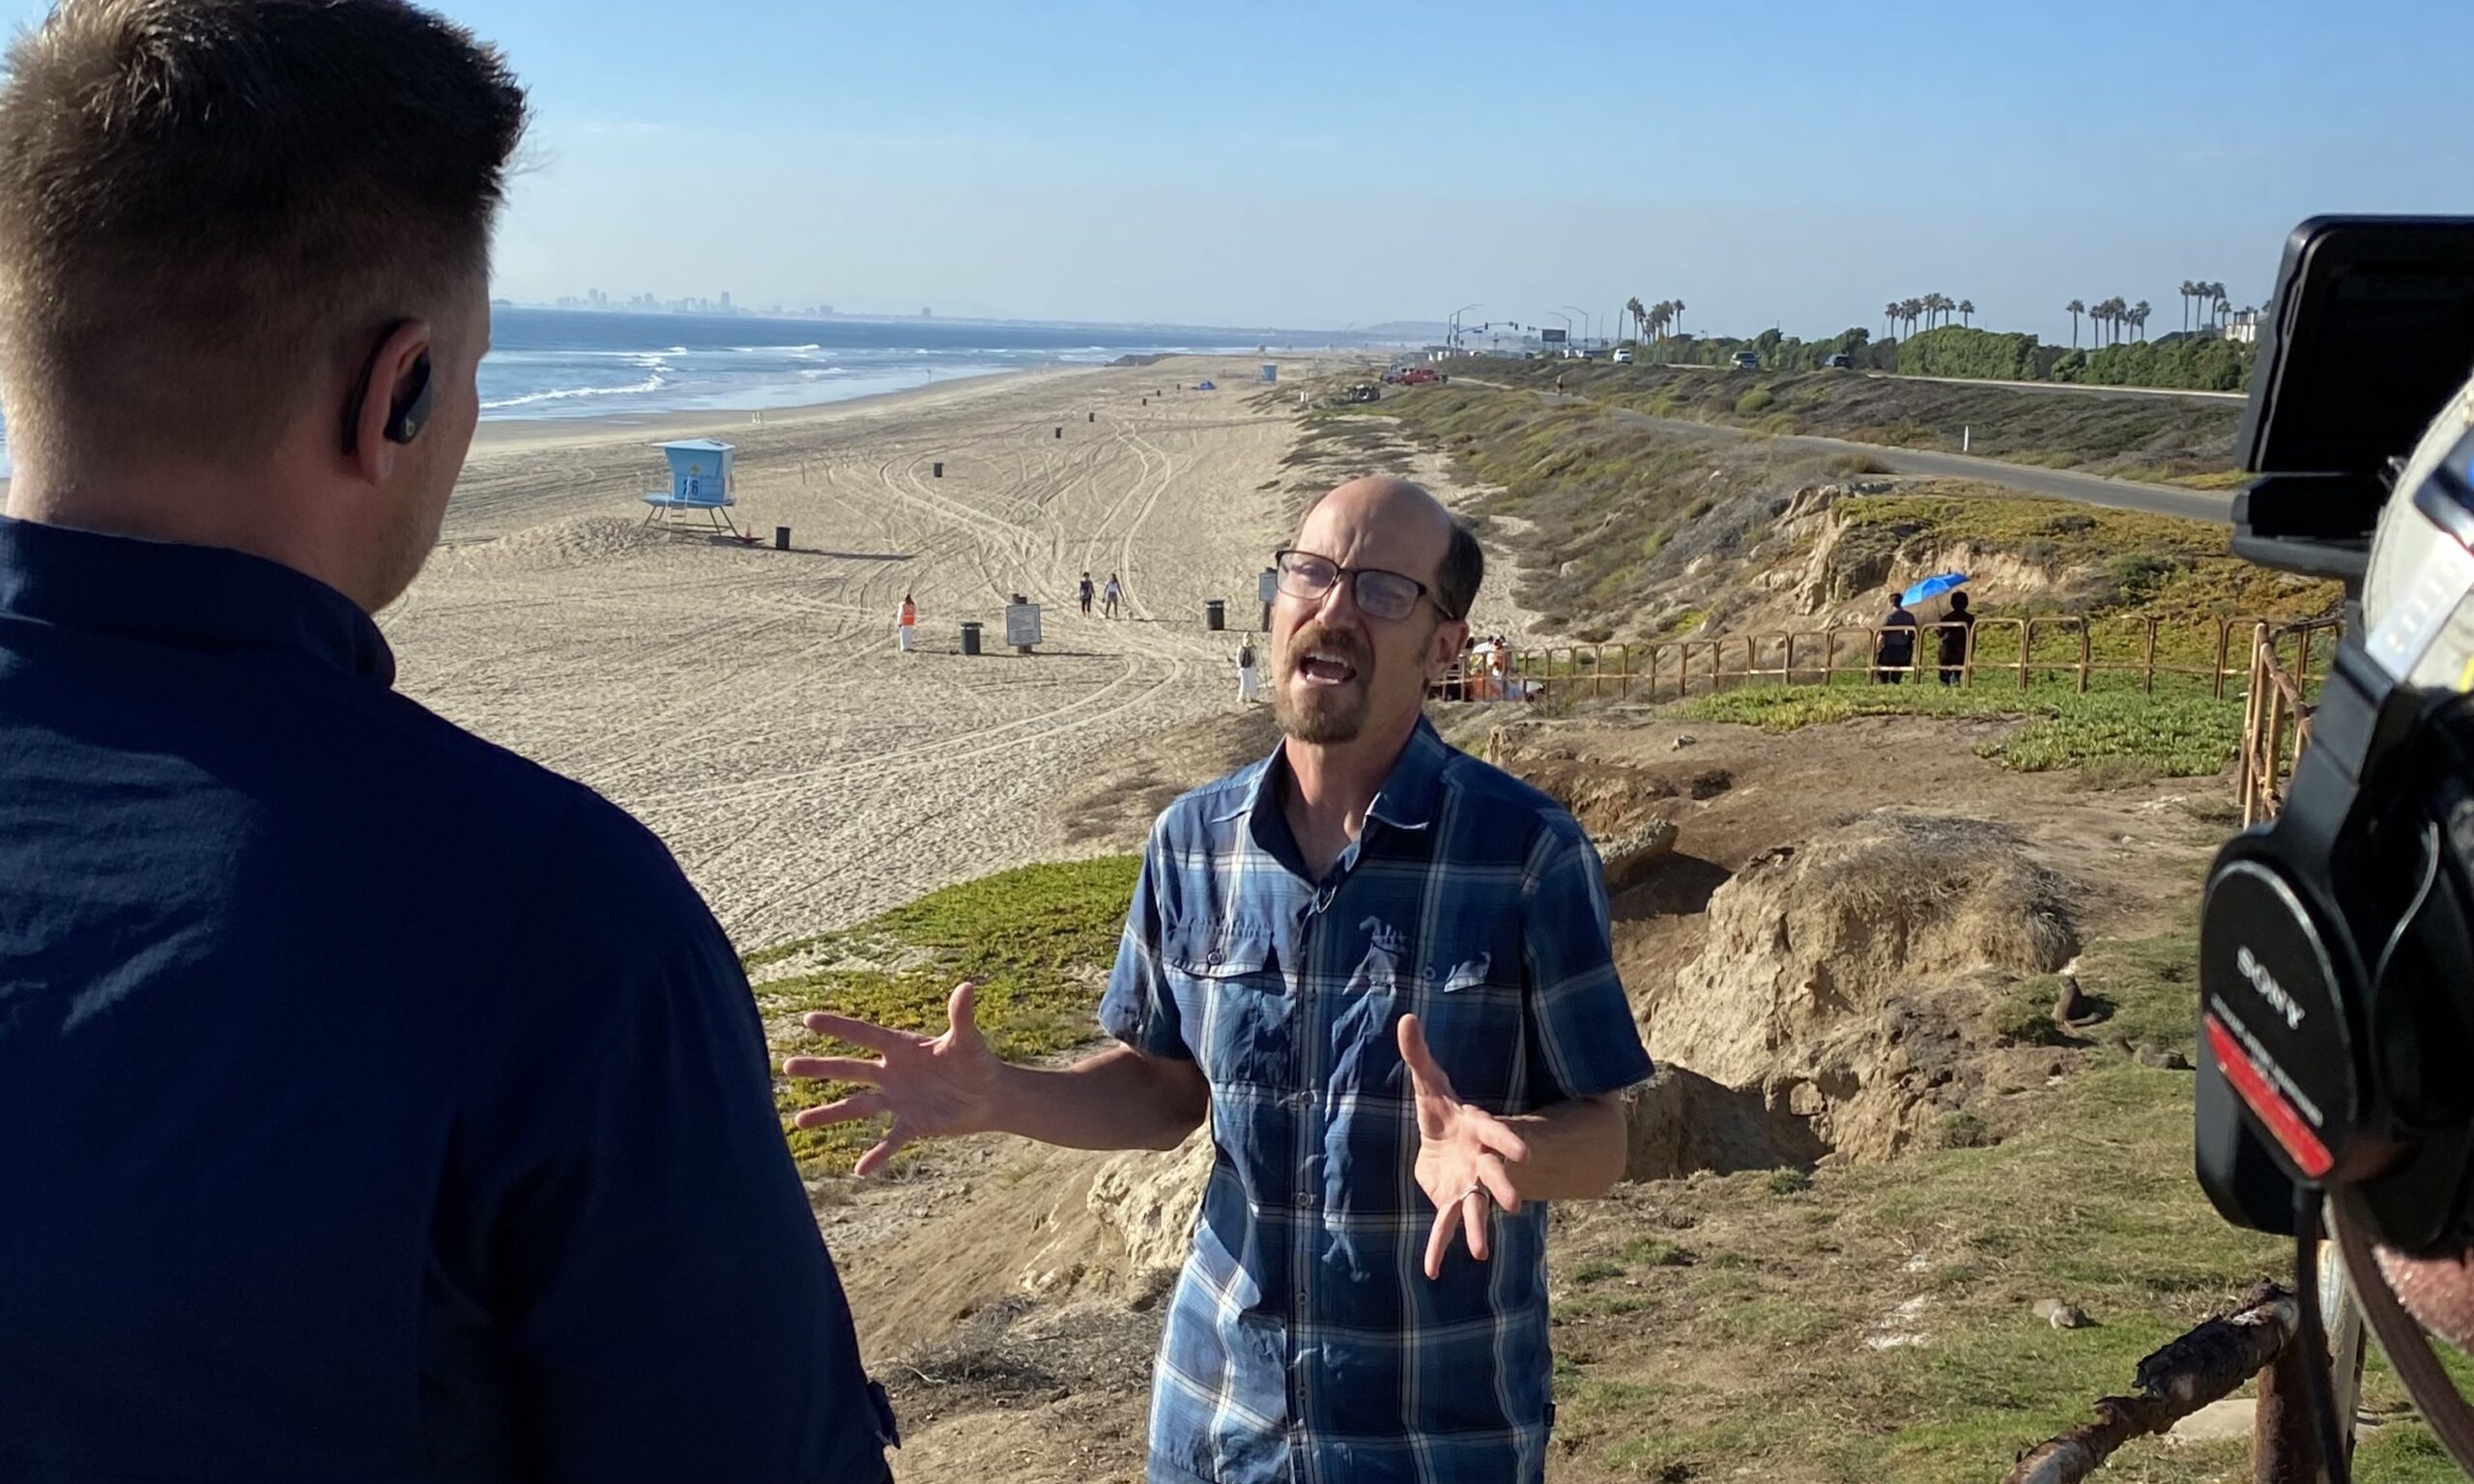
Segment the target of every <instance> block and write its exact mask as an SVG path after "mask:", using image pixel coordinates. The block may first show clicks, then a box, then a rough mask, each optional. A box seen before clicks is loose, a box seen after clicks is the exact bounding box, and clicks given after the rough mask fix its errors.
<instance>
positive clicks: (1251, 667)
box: [1237, 635, 1263, 706]
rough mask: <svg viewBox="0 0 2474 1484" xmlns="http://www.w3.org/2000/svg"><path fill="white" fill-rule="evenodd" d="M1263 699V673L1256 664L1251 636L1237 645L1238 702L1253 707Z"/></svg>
mask: <svg viewBox="0 0 2474 1484" xmlns="http://www.w3.org/2000/svg"><path fill="white" fill-rule="evenodd" d="M1260 699H1263V694H1262V671H1260V669H1259V668H1258V667H1257V666H1256V664H1255V656H1254V641H1253V637H1252V636H1251V635H1249V636H1247V638H1246V639H1245V640H1244V641H1243V642H1240V643H1239V644H1238V645H1237V700H1238V702H1239V704H1241V705H1249V706H1251V705H1252V704H1253V703H1254V702H1256V701H1258V700H1260Z"/></svg>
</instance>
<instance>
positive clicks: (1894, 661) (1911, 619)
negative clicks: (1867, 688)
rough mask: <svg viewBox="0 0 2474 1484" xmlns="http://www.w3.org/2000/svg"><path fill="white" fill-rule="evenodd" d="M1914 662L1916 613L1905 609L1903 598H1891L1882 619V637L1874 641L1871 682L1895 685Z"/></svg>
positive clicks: (1905, 676)
mask: <svg viewBox="0 0 2474 1484" xmlns="http://www.w3.org/2000/svg"><path fill="white" fill-rule="evenodd" d="M1914 663H1915V615H1914V614H1912V613H1910V612H1908V608H1907V601H1906V599H1904V598H1892V599H1890V613H1889V616H1888V617H1886V618H1884V619H1883V620H1882V629H1881V636H1880V638H1879V639H1877V640H1876V641H1875V642H1874V644H1873V683H1874V684H1876V685H1897V684H1899V683H1900V682H1901V681H1904V680H1905V679H1906V678H1907V672H1908V670H1909V668H1910V667H1912V666H1913V665H1914Z"/></svg>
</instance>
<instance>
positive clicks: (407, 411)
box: [387, 351, 430, 443]
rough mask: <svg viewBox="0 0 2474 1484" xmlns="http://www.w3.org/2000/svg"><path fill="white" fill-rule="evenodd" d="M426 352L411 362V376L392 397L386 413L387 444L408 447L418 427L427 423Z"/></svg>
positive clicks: (419, 431)
mask: <svg viewBox="0 0 2474 1484" xmlns="http://www.w3.org/2000/svg"><path fill="white" fill-rule="evenodd" d="M429 394H430V384H429V352H427V351H423V352H421V353H420V355H418V356H417V357H414V358H413V371H412V375H411V376H410V377H409V378H408V379H407V380H406V381H405V383H404V385H403V386H402V388H401V389H400V390H398V391H397V392H396V393H395V401H394V403H393V405H392V406H390V407H389V408H388V411H387V441H388V442H390V443H409V442H412V441H413V440H414V439H416V438H418V437H420V434H421V424H422V423H424V422H426V421H428V420H429Z"/></svg>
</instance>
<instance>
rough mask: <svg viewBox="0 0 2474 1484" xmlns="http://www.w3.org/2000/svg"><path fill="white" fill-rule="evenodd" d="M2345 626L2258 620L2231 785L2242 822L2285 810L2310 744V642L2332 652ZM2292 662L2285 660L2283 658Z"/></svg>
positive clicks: (2249, 823) (2318, 621)
mask: <svg viewBox="0 0 2474 1484" xmlns="http://www.w3.org/2000/svg"><path fill="white" fill-rule="evenodd" d="M2344 634H2345V626H2344V624H2343V622H2342V621H2341V620H2338V619H2335V618H2314V619H2311V620H2309V621H2308V622H2304V623H2288V624H2286V625H2284V626H2282V627H2279V628H2271V627H2269V626H2268V625H2267V624H2265V623H2262V624H2259V625H2258V627H2257V628H2256V629H2254V630H2253V632H2252V638H2251V683H2250V690H2249V698H2248V704H2247V705H2246V706H2245V708H2244V714H2243V719H2242V754H2241V774H2240V777H2239V779H2238V781H2237V782H2236V784H2235V787H2236V788H2237V789H2238V790H2239V792H2238V797H2239V798H2240V799H2241V801H2242V824H2243V827H2244V828H2246V829H2247V828H2249V827H2250V826H2252V825H2254V824H2258V823H2260V822H2262V821H2264V820H2269V819H2273V818H2275V817H2276V816H2277V813H2278V811H2280V810H2282V809H2283V808H2285V790H2286V784H2287V781H2288V780H2289V779H2291V778H2292V777H2293V765H2294V764H2295V763H2296V762H2297V761H2299V760H2300V759H2301V757H2302V750H2303V749H2304V748H2305V747H2307V746H2309V745H2310V742H2311V704H2310V696H2311V694H2312V693H2311V691H2310V686H2311V683H2312V681H2313V680H2314V678H2315V677H2314V676H2313V674H2312V672H2311V654H2312V650H2313V648H2314V642H2315V641H2318V642H2319V643H2318V647H2319V649H2320V652H2321V653H2323V654H2333V653H2334V652H2335V651H2336V647H2337V642H2338V641H2339V640H2340V639H2342V638H2343V637H2344ZM2288 655H2290V656H2291V657H2292V663H2291V664H2289V665H2288V664H2287V656H2288Z"/></svg>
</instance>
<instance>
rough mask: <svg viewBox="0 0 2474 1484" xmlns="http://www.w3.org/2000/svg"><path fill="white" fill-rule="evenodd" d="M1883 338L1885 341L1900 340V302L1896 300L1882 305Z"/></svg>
mask: <svg viewBox="0 0 2474 1484" xmlns="http://www.w3.org/2000/svg"><path fill="white" fill-rule="evenodd" d="M1882 338H1883V339H1884V340H1895V339H1897V338H1898V300H1895V299H1893V300H1890V301H1889V302H1888V303H1886V304H1884V305H1882Z"/></svg>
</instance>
